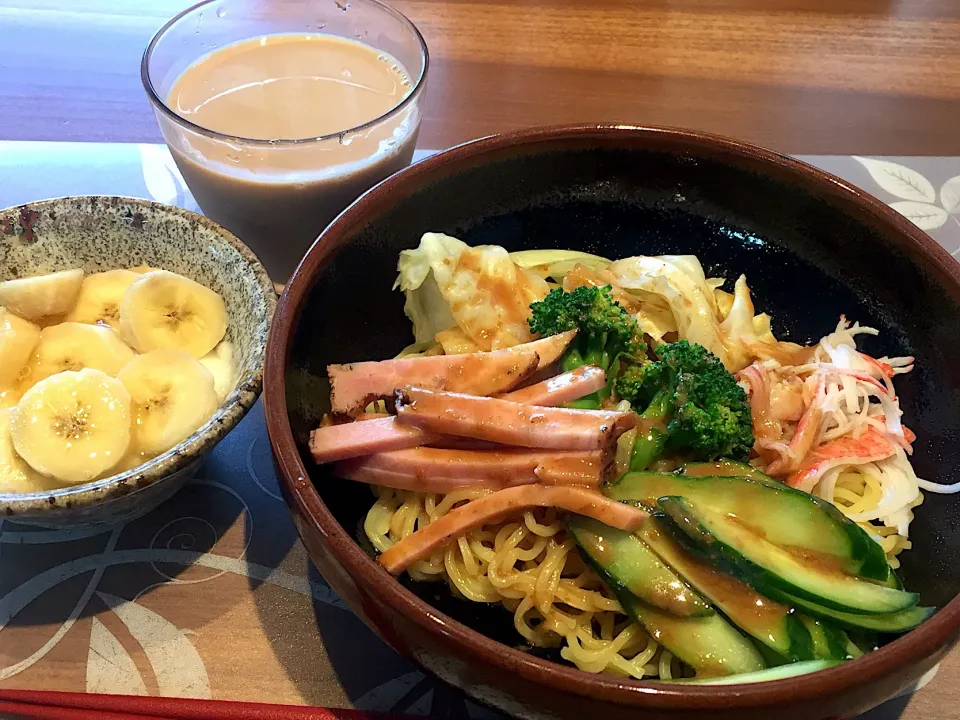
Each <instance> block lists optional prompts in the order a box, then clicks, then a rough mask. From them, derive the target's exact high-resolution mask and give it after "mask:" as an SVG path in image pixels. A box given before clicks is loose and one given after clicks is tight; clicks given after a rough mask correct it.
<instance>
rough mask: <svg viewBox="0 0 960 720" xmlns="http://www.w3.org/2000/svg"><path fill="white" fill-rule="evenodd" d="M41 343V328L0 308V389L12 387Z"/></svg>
mask: <svg viewBox="0 0 960 720" xmlns="http://www.w3.org/2000/svg"><path fill="white" fill-rule="evenodd" d="M38 342H40V328H38V327H37V326H36V325H34V324H33V323H31V322H27V321H26V320H24V319H22V318H19V317H17V316H16V315H14V314H13V313H12V312H9V311H8V310H7V309H6V308H2V307H0V387H10V386H11V385H12V384H13V383H14V381H16V379H17V377H18V376H19V375H20V371H21V370H23V368H24V366H25V365H26V364H27V361H28V360H29V359H30V356H31V355H32V354H33V349H34V348H35V347H36V346H37V343H38Z"/></svg>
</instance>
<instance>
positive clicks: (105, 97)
mask: <svg viewBox="0 0 960 720" xmlns="http://www.w3.org/2000/svg"><path fill="white" fill-rule="evenodd" d="M187 4H188V3H186V2H183V0H122V2H120V1H117V0H0V140H55V141H96V142H159V141H160V134H159V132H158V130H157V127H156V124H155V121H154V117H153V114H152V111H151V109H150V107H149V105H148V103H147V101H146V99H145V97H144V95H143V91H142V88H141V86H140V79H139V59H140V54H141V52H142V50H143V48H144V46H145V45H146V43H147V41H148V40H149V38H150V36H151V35H152V34H153V32H154V31H155V30H156V29H157V28H158V27H159V25H160V24H161V23H162V22H163V21H164V20H165V19H166V18H168V17H169V16H171V15H173V14H174V13H175V12H177V11H178V10H180V9H182V8H183V7H185V6H186V5H187ZM394 4H395V5H396V6H397V7H399V8H400V9H401V10H403V11H404V12H406V13H407V14H408V15H409V16H410V17H411V18H412V19H414V20H415V21H416V22H417V24H418V25H419V27H420V28H421V30H422V31H423V33H424V35H425V36H426V38H427V41H428V43H429V45H430V48H431V52H432V57H433V65H432V67H431V76H430V80H429V91H428V96H427V97H428V100H427V111H426V119H425V122H424V127H423V132H422V134H421V144H422V145H423V146H426V147H445V146H448V145H450V144H453V143H456V142H460V141H463V140H467V139H469V138H473V137H477V136H479V135H484V134H487V133H492V132H497V131H502V130H509V129H512V128H519V127H525V126H529V125H535V124H550V123H565V122H589V121H598V120H605V121H618V122H629V123H647V124H666V125H680V126H686V127H692V128H698V129H703V130H708V131H712V132H717V133H722V134H727V135H735V136H738V137H740V138H743V139H746V140H751V141H754V142H758V143H762V144H765V145H768V146H771V147H773V148H775V149H777V150H780V151H782V152H787V153H807V154H811V153H819V154H830V153H837V154H849V153H861V154H874V155H911V154H913V155H922V154H928V155H960V132H958V128H960V3H958V2H956V1H955V0H808V1H807V2H801V1H800V0H702V1H699V2H698V1H697V0H672V2H669V3H667V2H663V1H662V0H659V1H658V0H647V1H643V2H617V1H616V0H536V1H534V0H514V1H513V2H510V1H509V0H501V1H500V2H474V1H472V0H394ZM11 180H12V179H11V178H0V183H3V182H10V181H11ZM958 674H960V651H956V652H954V653H953V654H952V655H951V656H950V658H949V659H948V661H947V662H945V663H944V665H943V666H942V668H941V671H940V675H939V677H938V678H937V679H936V680H935V681H934V682H933V683H932V685H931V686H930V687H929V688H927V689H926V690H924V691H923V692H922V693H919V694H918V695H916V696H915V697H914V698H913V699H912V700H911V701H910V702H909V705H908V706H907V707H906V708H905V709H904V710H903V714H902V717H903V718H905V719H906V720H921V719H926V718H943V719H944V720H946V719H947V718H953V717H957V716H958V712H960V711H958V710H957V708H958V707H960V691H958V689H957V685H956V684H955V682H954V679H955V678H956V677H957V676H958ZM901 707H902V703H901V705H899V706H897V708H896V709H897V710H899V709H900V708H901ZM891 712H893V710H892V709H891V708H889V707H888V708H887V710H886V711H885V712H884V713H883V715H882V717H884V718H885V719H886V718H889V717H892V715H891V714H890V713H891ZM878 717H879V716H878Z"/></svg>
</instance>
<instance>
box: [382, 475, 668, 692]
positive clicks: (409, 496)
mask: <svg viewBox="0 0 960 720" xmlns="http://www.w3.org/2000/svg"><path fill="white" fill-rule="evenodd" d="M374 490H375V492H376V493H377V501H376V503H375V504H374V505H373V507H372V508H371V509H370V511H369V512H368V513H367V517H366V520H365V521H364V531H365V532H366V535H367V537H368V538H369V539H370V541H371V542H372V543H373V545H374V546H375V547H376V548H377V549H378V550H380V551H384V550H387V549H388V548H390V547H391V546H393V544H394V543H396V542H398V541H399V540H401V539H402V538H405V537H406V536H408V535H410V534H411V533H413V532H414V531H416V530H417V529H418V528H422V527H424V526H425V525H427V524H429V523H430V522H432V521H434V520H436V519H437V518H439V517H441V516H442V515H444V514H445V513H447V512H449V511H450V510H451V509H453V508H454V507H456V506H457V505H459V504H462V503H465V502H468V501H470V500H473V499H475V498H478V497H480V496H482V495H485V494H487V493H488V492H489V491H488V490H482V489H463V490H457V491H455V492H453V493H450V494H448V495H435V494H431V493H421V492H412V491H405V490H391V489H387V488H374ZM409 575H410V577H412V578H413V579H414V580H420V581H431V580H432V581H445V582H446V583H447V584H448V585H449V586H450V588H451V589H452V591H453V592H454V594H456V595H457V596H458V597H461V598H464V599H466V600H470V601H473V602H484V603H498V604H500V605H503V606H504V607H505V608H507V609H508V610H510V611H511V612H512V613H513V623H514V626H515V627H516V629H517V632H519V633H520V634H521V635H522V636H523V637H524V638H525V639H526V640H527V641H528V642H529V643H530V644H531V645H534V646H536V647H541V648H560V654H561V656H562V657H563V658H564V659H565V660H567V661H569V662H572V663H573V664H574V665H576V666H577V667H578V668H580V669H581V670H584V671H587V672H593V673H599V672H604V671H606V672H613V673H615V674H619V675H622V676H625V677H633V678H637V679H640V678H644V677H654V678H661V679H664V680H669V679H671V678H675V677H679V676H680V675H681V673H682V669H681V666H680V663H679V661H678V660H677V659H676V658H674V657H673V656H672V655H671V653H669V652H668V651H666V650H664V649H663V648H661V647H660V645H658V644H657V642H656V641H654V640H653V638H651V637H650V636H649V635H648V634H647V633H646V631H645V630H644V629H643V628H642V627H641V626H640V625H638V624H637V623H635V622H632V621H630V620H629V619H628V618H627V617H626V616H625V615H624V614H623V612H622V611H621V609H620V604H619V603H618V602H617V600H616V598H614V597H613V595H612V594H611V593H610V591H609V590H608V589H607V587H606V586H605V585H604V584H603V582H602V581H601V580H600V578H599V576H598V575H597V574H596V573H595V572H594V571H593V570H592V569H591V568H589V567H587V566H586V565H585V564H584V563H583V561H582V560H581V558H580V555H579V554H578V553H577V551H576V548H575V545H574V542H573V540H572V539H571V538H569V537H567V535H566V532H565V531H564V528H563V525H562V523H561V522H560V520H559V518H558V517H557V513H556V512H555V511H554V510H552V509H545V510H536V511H533V512H526V513H524V515H523V518H522V520H521V519H511V520H509V521H506V522H501V523H496V524H491V525H486V526H484V527H482V528H477V529H475V530H471V531H470V532H468V533H467V534H466V535H464V536H462V537H460V538H458V539H457V541H456V542H452V543H450V545H448V546H447V547H446V548H443V549H442V550H438V551H437V552H436V553H435V554H434V555H433V556H431V557H430V558H429V559H427V560H424V561H421V562H418V563H416V564H415V565H413V566H412V567H411V568H410V569H409Z"/></svg>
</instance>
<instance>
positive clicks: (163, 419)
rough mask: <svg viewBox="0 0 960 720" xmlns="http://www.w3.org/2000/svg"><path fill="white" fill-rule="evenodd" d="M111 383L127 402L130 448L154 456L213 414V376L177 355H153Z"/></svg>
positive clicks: (158, 352)
mask: <svg viewBox="0 0 960 720" xmlns="http://www.w3.org/2000/svg"><path fill="white" fill-rule="evenodd" d="M117 379H118V380H119V381H120V382H122V383H123V384H124V386H125V387H126V388H127V390H128V391H129V392H130V397H131V398H132V400H133V447H134V449H135V450H137V451H138V452H140V453H143V454H146V455H158V454H160V453H162V452H166V451H167V450H169V449H170V448H172V447H173V446H174V445H177V444H178V443H180V442H182V441H184V440H186V439H187V438H188V437H189V436H190V435H191V434H192V433H193V432H194V431H195V430H196V429H197V428H199V427H200V426H201V425H203V424H204V423H205V422H206V421H207V420H209V419H210V416H211V415H213V413H214V412H216V410H217V407H218V405H219V403H218V402H217V393H216V391H215V390H214V386H213V375H211V374H210V371H209V370H207V369H206V368H205V367H204V366H203V365H201V364H200V362H199V361H197V360H195V359H194V358H192V357H191V356H190V355H188V354H187V353H185V352H183V351H182V350H153V351H151V352H148V353H146V354H144V355H140V356H138V357H136V358H134V359H133V360H131V361H130V362H129V363H128V364H127V366H126V367H125V368H123V370H121V371H120V374H119V375H117Z"/></svg>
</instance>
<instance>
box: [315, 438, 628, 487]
mask: <svg viewBox="0 0 960 720" xmlns="http://www.w3.org/2000/svg"><path fill="white" fill-rule="evenodd" d="M611 459H612V458H611V455H610V453H608V452H605V451H602V450H590V451H579V452H578V451H572V452H555V451H546V452H544V451H536V450H520V449H516V448H502V447H501V448H500V449H498V450H447V449H441V448H413V449H409V450H397V451H394V452H384V453H377V454H376V455H370V456H367V457H363V458H356V459H354V460H346V461H342V462H339V463H337V465H336V466H335V467H334V474H335V475H338V476H339V477H345V478H347V479H353V477H352V474H354V473H355V472H356V471H358V470H361V469H368V470H383V471H386V472H389V473H397V474H400V475H404V476H407V477H410V478H412V479H413V480H415V481H421V482H420V485H419V486H417V487H415V488H411V486H410V484H409V483H406V484H405V485H404V487H403V488H400V489H417V490H425V491H427V492H441V491H439V490H433V489H431V488H428V487H427V485H429V484H430V482H431V481H432V480H433V479H434V478H438V479H440V480H441V483H446V486H447V487H450V485H449V482H447V481H448V480H449V481H451V482H456V483H458V484H459V485H460V486H464V485H472V484H473V482H472V481H473V480H475V479H478V480H488V481H491V482H492V483H493V484H494V485H499V486H500V487H509V486H512V485H521V484H523V483H532V482H544V483H547V484H555V485H584V486H592V487H597V486H598V485H599V484H600V481H601V480H603V479H604V474H605V472H606V470H607V469H608V468H609V467H610V466H611V464H610V461H611ZM341 473H347V474H341ZM413 484H414V485H416V482H414V483H413ZM387 486H388V487H393V486H392V485H389V484H388V485H387ZM454 486H456V485H454Z"/></svg>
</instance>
